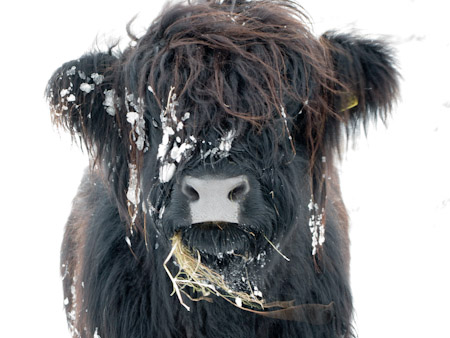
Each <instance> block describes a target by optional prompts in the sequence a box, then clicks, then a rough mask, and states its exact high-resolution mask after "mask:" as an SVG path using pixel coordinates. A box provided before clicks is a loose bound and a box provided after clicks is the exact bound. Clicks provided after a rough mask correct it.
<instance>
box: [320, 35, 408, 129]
mask: <svg viewBox="0 0 450 338" xmlns="http://www.w3.org/2000/svg"><path fill="white" fill-rule="evenodd" d="M321 41H322V43H323V44H324V45H325V46H326V48H327V50H328V52H329V55H330V56H331V59H332V63H333V66H334V72H335V76H336V77H337V79H338V83H339V84H338V88H336V89H337V91H336V95H335V100H334V111H335V112H336V113H337V114H338V116H339V120H340V121H343V122H345V123H346V125H347V130H348V131H349V130H354V129H355V128H356V127H358V126H359V125H360V124H361V123H362V124H363V125H364V126H365V125H366V123H367V122H368V121H369V120H376V119H382V120H384V119H385V118H386V115H387V113H388V112H389V111H390V110H391V108H392V106H393V104H394V103H395V101H396V99H397V96H398V92H399V83H398V82H399V73H398V71H397V69H396V62H395V58H394V55H393V52H392V50H391V49H390V48H389V46H388V45H387V44H386V43H384V42H382V41H380V40H372V39H367V38H362V37H359V36H355V35H351V34H337V33H335V32H327V33H325V34H324V35H323V36H322V37H321Z"/></svg>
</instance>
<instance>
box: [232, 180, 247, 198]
mask: <svg viewBox="0 0 450 338" xmlns="http://www.w3.org/2000/svg"><path fill="white" fill-rule="evenodd" d="M249 190H250V186H249V184H248V182H247V180H243V181H242V182H240V183H239V184H238V185H237V186H236V187H234V188H233V189H232V190H231V191H230V193H229V194H228V199H229V200H230V201H241V200H243V199H244V197H245V196H246V195H247V193H248V192H249Z"/></svg>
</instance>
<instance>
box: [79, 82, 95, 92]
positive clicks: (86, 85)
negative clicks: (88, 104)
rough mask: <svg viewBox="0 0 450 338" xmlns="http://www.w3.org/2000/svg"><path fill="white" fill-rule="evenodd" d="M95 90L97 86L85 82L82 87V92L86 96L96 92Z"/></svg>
mask: <svg viewBox="0 0 450 338" xmlns="http://www.w3.org/2000/svg"><path fill="white" fill-rule="evenodd" d="M94 88H95V86H94V85H93V84H89V83H86V82H83V83H82V84H81V85H80V90H81V91H83V92H85V93H86V94H89V93H90V92H91V91H93V90H94Z"/></svg>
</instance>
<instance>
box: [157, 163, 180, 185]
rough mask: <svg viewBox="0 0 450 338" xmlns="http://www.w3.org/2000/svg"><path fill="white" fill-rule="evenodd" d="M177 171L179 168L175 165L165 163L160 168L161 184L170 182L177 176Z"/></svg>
mask: <svg viewBox="0 0 450 338" xmlns="http://www.w3.org/2000/svg"><path fill="white" fill-rule="evenodd" d="M176 169H177V166H176V165H175V163H164V164H163V165H161V167H160V168H159V180H160V181H161V183H166V182H169V181H170V180H171V179H172V177H173V175H174V174H175V170H176Z"/></svg>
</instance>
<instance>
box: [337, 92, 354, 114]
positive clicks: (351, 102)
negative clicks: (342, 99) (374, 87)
mask: <svg viewBox="0 0 450 338" xmlns="http://www.w3.org/2000/svg"><path fill="white" fill-rule="evenodd" d="M357 105H358V98H357V97H356V95H352V96H350V98H349V99H348V101H347V104H346V106H345V108H343V109H341V110H340V111H339V112H343V111H346V110H349V109H352V108H354V107H356V106H357Z"/></svg>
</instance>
